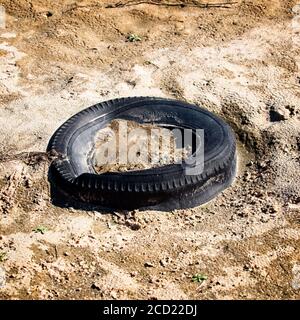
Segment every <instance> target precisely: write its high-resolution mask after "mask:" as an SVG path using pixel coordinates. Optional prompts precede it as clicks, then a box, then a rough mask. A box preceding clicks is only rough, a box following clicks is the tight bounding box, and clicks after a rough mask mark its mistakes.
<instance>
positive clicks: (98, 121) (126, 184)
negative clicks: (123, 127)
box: [47, 97, 236, 210]
mask: <svg viewBox="0 0 300 320" xmlns="http://www.w3.org/2000/svg"><path fill="white" fill-rule="evenodd" d="M116 118H118V119H127V120H133V121H137V122H139V123H146V122H151V123H156V124H161V125H162V124H164V125H170V126H173V127H180V128H192V129H197V128H199V129H204V133H205V138H204V143H205V144H204V170H203V171H202V172H201V173H199V174H197V175H187V174H186V171H185V169H186V166H187V165H186V163H182V164H172V165H167V166H163V167H159V168H153V169H148V170H140V171H130V172H121V173H116V172H110V173H104V174H96V173H95V172H94V169H93V167H92V165H91V163H89V157H88V153H89V151H90V150H91V143H92V141H93V137H94V135H95V133H96V132H97V131H98V130H99V129H101V128H103V127H105V126H106V125H107V124H108V123H109V122H110V121H112V120H113V119H116ZM47 150H48V152H54V153H55V154H59V155H60V157H59V158H57V159H56V160H54V161H53V162H52V164H51V166H50V175H49V177H50V182H51V183H53V184H55V186H56V187H58V188H59V189H60V190H62V191H63V192H64V193H66V194H68V195H70V196H73V197H75V198H76V199H78V200H81V201H84V202H89V203H95V204H100V205H102V206H104V207H109V208H122V209H136V208H144V207H151V208H154V209H162V210H172V209H176V208H189V207H194V206H197V205H200V204H203V203H205V202H207V201H209V200H211V199H212V198H213V197H215V196H216V195H217V194H218V193H219V192H221V191H222V190H224V189H225V188H226V187H228V186H229V185H230V184H231V182H232V180H233V178H234V176H235V172H236V143H235V137H234V134H233V132H232V130H231V128H230V127H229V125H227V124H226V123H225V122H224V121H223V120H221V119H220V118H219V117H217V116H216V115H214V114H212V113H210V112H209V111H207V110H205V109H203V108H200V107H198V106H195V105H191V104H188V103H184V102H181V101H177V100H170V99H162V98H153V97H133V98H122V99H115V100H111V101H106V102H102V103H99V104H96V105H94V106H92V107H89V108H87V109H85V110H83V111H81V112H79V113H77V114H75V115H74V116H72V117H71V118H70V119H69V120H67V121H66V122H65V123H64V124H63V125H62V126H61V127H60V128H59V129H58V130H57V131H56V132H55V133H54V135H53V136H52V138H51V140H50V142H49V144H48V148H47Z"/></svg>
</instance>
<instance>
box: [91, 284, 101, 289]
mask: <svg viewBox="0 0 300 320" xmlns="http://www.w3.org/2000/svg"><path fill="white" fill-rule="evenodd" d="M91 288H92V289H96V290H101V287H100V286H99V284H98V283H97V282H94V283H93V284H92V285H91Z"/></svg>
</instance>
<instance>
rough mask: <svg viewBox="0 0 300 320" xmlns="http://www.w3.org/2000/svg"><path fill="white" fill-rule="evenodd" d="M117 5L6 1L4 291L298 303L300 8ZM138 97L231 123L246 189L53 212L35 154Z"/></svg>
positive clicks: (0, 293)
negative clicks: (198, 203) (145, 207)
mask: <svg viewBox="0 0 300 320" xmlns="http://www.w3.org/2000/svg"><path fill="white" fill-rule="evenodd" d="M116 2H117V1H114V0H109V1H76V3H77V5H76V4H75V2H74V1H67V0H66V1H62V0H59V1H54V0H34V1H28V0H0V4H2V5H3V6H4V7H5V9H6V13H7V15H6V18H7V19H6V28H5V29H1V30H0V108H1V112H0V139H1V143H0V159H1V162H0V190H1V191H0V287H1V288H0V297H1V298H2V299H24V298H25V299H64V298H65V299H76V298H82V299H109V298H112V299H121V298H122V299H132V298H137V299H141V298H144V299H164V298H165V299H186V298H193V299H271V298H278V299H299V298H300V190H299V189H300V185H299V178H300V176H299V162H300V157H299V151H300V126H299V124H300V119H299V116H300V109H299V105H300V103H299V102H300V73H299V63H300V56H299V54H300V48H299V43H300V41H299V34H297V30H295V23H294V22H295V17H294V14H293V12H292V8H293V6H294V5H295V4H296V1H288V0H252V1H246V0H245V1H238V3H237V4H235V5H232V6H230V8H214V9H201V8H196V7H188V6H185V7H164V6H155V5H146V4H143V5H137V6H130V7H121V8H105V6H106V5H107V4H109V3H110V4H111V3H116ZM177 2H178V1H177ZM185 2H187V3H191V2H192V1H185ZM209 2H210V3H212V2H213V1H209ZM215 2H216V1H215ZM218 2H219V1H218ZM193 3H195V1H193ZM129 33H134V34H137V35H139V36H140V37H141V41H137V42H128V41H126V39H127V36H128V34H129ZM297 40H298V41H297ZM135 95H154V96H162V97H175V98H179V99H182V100H186V101H188V102H191V103H195V104H198V105H201V106H204V107H206V108H207V109H209V110H210V111H213V112H215V113H217V114H218V115H220V116H221V117H222V118H224V119H225V120H226V121H228V122H229V123H230V124H231V125H232V127H233V129H234V130H235V132H236V136H237V140H238V155H239V170H238V175H237V178H236V180H235V183H234V184H233V186H232V187H231V188H229V189H227V190H226V191H225V192H223V193H222V194H221V195H219V196H218V197H217V198H216V199H214V200H213V201H211V202H210V203H208V204H207V205H205V206H202V207H198V208H194V209H191V210H177V211H174V212H155V211H147V212H138V211H136V212H116V213H115V214H105V213H103V212H101V211H99V209H98V208H96V207H95V208H90V207H89V208H87V209H88V210H80V209H74V208H72V204H69V205H68V206H65V207H63V206H57V205H54V204H52V201H51V200H52V199H51V196H50V190H49V184H48V181H47V172H48V162H47V161H46V159H45V157H43V154H33V153H29V154H26V153H24V152H43V151H45V148H46V146H47V143H48V140H49V138H50V137H51V135H52V133H53V131H54V130H55V129H56V128H57V127H58V126H59V125H60V124H62V123H63V122H64V121H65V120H66V119H68V117H70V116H71V115H73V114H74V113H76V112H78V111H80V110H82V109H83V108H86V107H88V106H90V105H92V104H93V103H95V102H99V101H103V100H107V99H110V98H116V97H120V96H135ZM17 154H19V155H18V156H16V155H17ZM38 227H40V228H39V229H38V230H37V229H36V228H38ZM44 228H46V229H44ZM34 229H35V230H36V232H34V231H33V230H34ZM195 274H202V275H205V276H207V279H206V280H204V281H203V282H193V281H192V277H193V276H194V275H195Z"/></svg>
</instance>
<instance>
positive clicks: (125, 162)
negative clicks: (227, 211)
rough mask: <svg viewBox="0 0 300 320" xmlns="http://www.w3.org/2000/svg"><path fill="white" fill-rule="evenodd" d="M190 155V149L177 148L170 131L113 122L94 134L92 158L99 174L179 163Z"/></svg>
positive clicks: (134, 123) (126, 122) (116, 120)
mask: <svg viewBox="0 0 300 320" xmlns="http://www.w3.org/2000/svg"><path fill="white" fill-rule="evenodd" d="M190 154H191V146H189V145H187V146H185V147H181V146H178V139H177V137H176V135H175V134H174V131H172V130H169V129H166V128H163V127H160V126H155V125H153V124H139V123H137V122H134V121H127V120H121V119H115V120H113V121H112V122H111V123H110V124H109V125H108V126H107V127H105V128H103V129H101V130H100V131H98V132H97V134H96V136H95V144H94V148H93V150H92V159H93V164H94V169H95V171H96V172H97V173H99V174H100V173H104V172H126V171H134V170H145V169H150V168H157V167H161V166H165V165H170V164H174V163H180V162H182V161H183V160H184V159H186V158H187V157H188V156H189V155H190Z"/></svg>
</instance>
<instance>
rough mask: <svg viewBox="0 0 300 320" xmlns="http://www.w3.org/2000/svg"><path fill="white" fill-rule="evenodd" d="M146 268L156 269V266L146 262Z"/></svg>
mask: <svg viewBox="0 0 300 320" xmlns="http://www.w3.org/2000/svg"><path fill="white" fill-rule="evenodd" d="M144 267H146V268H154V264H153V263H151V262H145V263H144Z"/></svg>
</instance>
